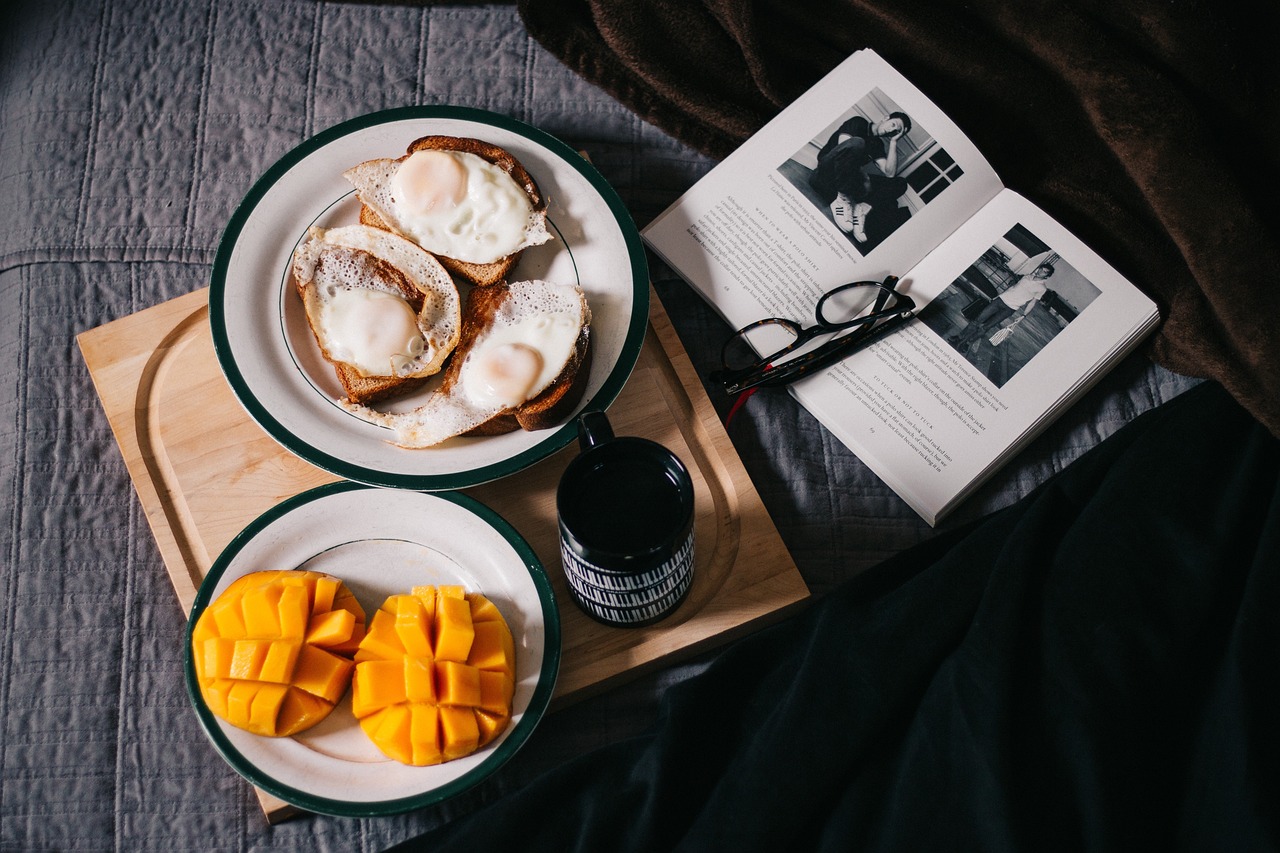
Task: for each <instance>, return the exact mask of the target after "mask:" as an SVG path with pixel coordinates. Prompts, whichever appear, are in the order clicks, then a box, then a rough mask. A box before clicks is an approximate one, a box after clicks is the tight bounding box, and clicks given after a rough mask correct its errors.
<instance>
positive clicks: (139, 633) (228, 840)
mask: <svg viewBox="0 0 1280 853" xmlns="http://www.w3.org/2000/svg"><path fill="white" fill-rule="evenodd" d="M8 5H9V4H6V6H8ZM27 6H28V7H29V8H28V9H27V10H26V11H24V12H16V11H12V10H11V11H8V12H5V13H3V14H4V15H6V16H7V17H6V18H5V19H4V20H3V22H2V23H0V357H3V368H4V369H3V378H2V379H0V554H2V555H3V556H2V560H3V563H2V566H3V568H2V570H0V638H3V639H2V641H0V770H2V775H0V849H3V850H6V851H8V850H13V851H19V850H20V851H28V850H67V851H72V850H124V851H135V850H153V849H154V850H268V849H270V850H361V851H367V850H377V849H381V848H383V847H386V846H388V845H390V844H392V843H394V842H396V841H399V840H401V839H404V838H406V837H408V836H410V835H413V834H415V833H417V832H419V831H422V830H424V829H426V828H429V827H432V826H435V825H437V824H439V823H440V822H442V821H447V820H448V819H449V818H450V817H451V816H453V815H456V814H458V813H460V812H462V811H465V810H468V809H472V808H474V807H475V806H476V805H477V804H478V803H480V802H484V801H486V800H489V799H491V798H494V797H498V796H500V795H501V794H502V793H503V792H504V791H508V790H511V789H513V788H515V787H518V786H519V785H521V784H522V783H523V782H525V781H527V780H529V779H531V778H532V777H534V776H535V775H536V774H538V773H539V772H540V771H541V770H543V769H545V768H547V767H549V766H552V765H553V764H556V763H558V762H561V761H564V760H566V759H568V758H570V757H572V756H574V755H577V754H579V753H581V752H583V751H585V750H587V749H590V748H591V747H593V746H595V745H598V744H602V743H606V742H610V741H613V740H616V739H618V738H622V737H625V736H627V734H629V733H631V732H634V731H636V730H638V729H639V728H641V727H643V726H645V725H647V724H648V723H650V722H651V721H652V719H653V718H654V715H655V711H656V707H657V702H658V699H659V697H660V696H661V694H662V691H663V690H664V688H665V687H667V686H668V685H670V684H671V683H673V682H675V681H678V680H680V679H683V678H687V677H690V676H691V675H694V674H696V673H697V672H698V671H699V669H700V667H701V666H704V665H705V661H706V656H705V655H704V657H703V658H702V659H699V660H694V661H690V662H686V663H683V664H680V665H678V666H673V667H671V668H669V669H666V670H664V671H662V672H659V673H657V674H653V675H649V676H645V677H643V678H641V679H639V680H637V681H635V682H633V683H630V684H627V685H624V686H622V687H620V688H618V689H616V690H614V691H612V692H611V693H609V694H607V695H604V696H601V697H599V698H597V699H594V700H591V701H588V702H586V703H583V704H580V705H577V706H574V707H571V708H569V709H566V710H564V711H561V712H558V713H556V714H553V715H551V716H550V717H548V718H547V719H546V720H544V721H543V724H542V725H541V727H540V728H539V729H538V730H537V732H536V733H535V735H534V737H533V738H532V739H531V740H530V742H529V743H528V744H527V745H526V747H525V748H524V749H523V750H522V751H521V752H520V753H519V754H518V755H517V756H516V757H515V759H513V760H512V761H511V762H510V763H509V764H508V765H506V766H505V767H504V768H503V769H502V770H501V771H500V772H499V773H498V774H497V775H496V776H495V777H493V778H492V779H490V780H489V781H487V782H486V783H484V784H483V785H481V786H480V787H479V788H477V789H475V790H473V791H471V792H469V793H467V794H464V795H463V796H461V797H460V798H458V799H457V800H455V801H452V802H449V803H446V804H444V805H442V806H440V807H437V808H431V809H427V810H424V811H420V812H417V813H413V814H409V815H405V816H400V817H394V818H375V819H362V820H355V819H335V818H326V817H312V816H306V817H301V818H297V819H294V820H291V821H288V822H284V823H281V824H278V825H276V826H269V825H268V824H267V823H266V821H265V820H264V819H263V816H262V814H261V811H260V809H259V807H258V803H257V800H256V799H255V797H254V794H253V792H252V791H251V790H250V788H249V786H248V785H247V784H246V783H245V782H243V781H242V780H241V779H240V778H239V777H238V776H237V775H236V774H235V773H234V772H233V771H232V770H231V769H230V768H229V767H228V766H227V765H226V764H225V763H224V762H223V761H222V760H221V759H220V758H219V757H218V755H217V754H216V753H215V752H214V750H213V748H212V747H211V745H210V743H209V742H208V741H207V740H206V738H205V736H204V735H203V733H202V732H201V730H200V728H199V726H198V724H197V720H196V716H195V714H194V713H193V712H192V710H191V708H190V705H189V702H188V699H187V696H186V694H185V691H184V686H183V679H182V665H181V648H182V636H183V628H184V624H185V614H183V613H182V612H180V610H179V607H178V606H177V603H176V599H175V597H174V594H173V590H172V588H171V586H170V582H169V579H168V576H167V575H166V573H165V568H164V566H163V564H162V563H161V560H160V557H159V554H158V552H157V549H156V546H155V544H154V541H153V539H152V537H151V534H150V532H149V530H148V528H147V525H146V521H145V519H144V518H143V516H142V513H141V512H140V507H139V504H138V501H137V499H136V497H135V495H134V493H133V489H132V485H131V483H130V480H129V478H128V476H127V474H126V471H125V468H124V465H123V463H122V460H121V456H120V453H119V452H118V450H117V448H116V445H115V443H114V441H113V438H112V435H111V432H110V430H109V428H108V425H107V421H106V418H105V416H104V415H103V412H102V409H101V406H100V405H99V402H98V399H97V396H96V394H95V392H94V388H93V385H92V383H91V381H90V376H89V373H88V371H87V369H86V367H85V364H84V362H83V360H82V358H81V355H80V353H79V351H78V349H77V347H76V345H75V336H76V335H77V334H78V333H80V332H82V331H84V330H87V329H91V328H94V327H96V326H98V325H100V324H102V323H105V322H107V321H110V320H113V319H116V318H119V317H124V316H127V315H129V314H131V313H133V312H136V311H139V310H141V309H143V308H146V307H148V306H151V305H155V304H157V303H160V302H162V301H164V300H167V299H169V298H172V297H175V296H178V295H180V294H183V293H186V292H189V291H191V290H193V289H197V288H200V287H203V286H204V285H206V284H207V283H208V277H209V273H210V265H211V262H212V260H213V257H214V252H215V250H216V248H217V246H218V241H219V237H220V234H221V232H222V229H223V227H224V226H225V225H226V223H227V220H228V217H229V216H230V214H231V212H232V210H233V209H234V207H235V205H236V203H237V202H238V201H239V200H240V198H241V197H242V196H243V195H244V193H245V192H246V190H247V189H248V188H249V187H250V185H251V184H252V182H253V181H254V180H255V179H256V178H257V177H258V176H260V175H261V174H262V173H263V172H264V171H265V170H266V169H267V168H268V167H269V166H270V165H271V164H272V163H273V162H274V161H275V160H276V159H277V158H279V157H280V156H281V155H282V154H284V153H285V152H286V151H287V150H289V149H290V148H291V147H293V146H294V145H296V144H297V143H299V142H300V141H302V140H304V139H306V138H307V137H309V136H311V135H312V134H315V133H316V132H318V131H321V130H323V129H325V128H327V127H330V126H331V125H333V124H335V123H337V122H340V121H343V120H345V119H349V118H352V117H354V116H358V115H361V114H365V113H369V112H372V111H375V110H380V109H384V108H388V107H395V106H402V105H409V104H457V105H464V106H469V107H478V108H483V109H487V110H493V111H497V112H501V113H506V114H508V115H511V116H513V117H515V118H517V119H520V120H523V121H525V122H528V123H531V124H533V125H535V126H537V127H540V128H542V129H543V130H545V131H547V132H549V133H551V134H553V135H555V136H558V137H559V138H561V139H563V140H565V141H566V142H567V143H569V144H570V145H573V146H575V147H578V148H581V149H583V150H585V151H587V152H588V153H589V155H590V157H591V159H592V160H593V161H594V163H595V164H596V165H597V167H598V168H599V169H600V170H601V171H602V172H603V174H604V175H605V177H606V178H607V179H608V180H609V181H610V182H611V183H612V184H613V185H614V186H615V187H616V188H617V190H618V192H619V193H620V195H621V196H622V198H623V200H624V202H625V203H626V205H627V206H628V208H629V209H630V211H631V213H632V215H633V216H634V218H635V220H636V221H637V223H638V224H639V225H641V226H643V225H644V224H646V223H647V222H648V221H649V220H650V219H652V218H653V217H654V216H655V215H656V214H657V213H659V212H660V211H661V210H662V209H663V208H664V207H665V206H666V205H667V204H669V203H670V202H671V201H672V200H674V199H675V197H676V196H678V195H679V194H680V193H681V192H682V191H684V190H685V189H687V188H688V187H689V186H690V185H691V184H692V183H693V182H694V181H695V180H696V179H697V178H698V177H699V176H700V175H702V174H703V173H704V172H705V171H706V170H707V169H708V168H709V166H710V165H711V163H710V161H708V160H707V158H705V157H703V156H700V155H698V154H697V153H695V152H693V151H691V150H689V149H688V148H686V147H683V146H681V145H680V144H678V143H676V142H674V141H673V140H672V139H670V138H669V137H667V136H665V135H664V134H663V133H661V132H659V131H657V130H656V129H654V128H653V127H651V126H648V125H646V124H645V123H643V122H642V121H640V120H639V119H637V118H636V117H635V116H634V115H632V114H631V113H629V112H628V111H627V110H625V109H623V108H622V107H621V106H619V105H618V104H617V103H615V102H613V101H612V100H611V99H610V98H608V97H607V96H605V95H604V94H602V93H601V92H600V91H598V90H596V89H594V88H593V87H591V86H589V85H587V84H585V83H583V82H582V81H581V80H579V79H578V78H576V77H575V76H574V75H573V74H572V73H570V72H569V71H568V70H567V69H565V68H564V67H563V66H561V65H560V64H559V63H558V62H557V61H556V60H554V59H552V58H551V57H550V56H549V54H547V53H546V52H544V51H543V50H542V49H541V48H540V47H539V46H538V45H537V44H536V43H534V42H533V41H532V40H531V39H530V38H529V37H528V36H527V35H526V34H525V32H524V30H523V28H522V26H521V23H520V19H519V17H518V16H517V14H516V12H515V10H514V7H508V6H475V5H464V6H457V7H450V6H434V7H431V6H429V7H419V6H398V5H364V4H354V5H345V4H341V3H313V2H303V0H281V2H268V3H260V2H251V0H220V2H216V3H215V2H200V3H163V2H159V0H132V2H125V0H118V2H110V0H97V2H94V0H76V2H65V3H32V4H27ZM651 263H653V273H654V277H655V279H656V280H657V288H658V292H659V294H660V296H661V297H662V299H663V302H664V304H665V305H666V307H667V309H668V312H669V313H670V314H671V315H672V317H673V320H674V321H675V323H676V326H677V328H678V330H679V331H680V333H681V337H682V339H683V340H684V342H685V344H686V346H687V348H688V349H689V352H690V354H691V356H692V357H693V360H694V362H695V364H696V365H697V366H698V367H699V369H700V370H706V369H707V368H708V366H709V365H710V364H711V361H712V356H713V352H712V348H713V347H714V346H715V345H716V342H717V341H718V340H719V338H720V337H721V336H722V335H723V333H724V331H725V330H724V328H723V327H722V324H721V323H720V321H719V320H718V319H717V318H716V317H715V316H714V315H713V314H712V313H711V312H710V311H709V310H708V309H707V308H706V307H705V306H704V305H703V304H702V302H701V301H700V300H699V298H698V297H696V296H695V295H693V294H692V293H691V291H689V290H688V289H687V288H686V287H685V286H684V285H683V284H681V283H679V282H677V281H673V280H671V277H670V275H669V273H668V272H667V271H666V270H664V269H663V268H661V267H660V266H659V265H658V264H656V262H654V261H653V259H651ZM1191 384H1192V380H1189V379H1186V378H1182V377H1178V376H1174V375H1172V374H1169V373H1167V372H1164V371H1161V370H1158V369H1155V368H1153V367H1152V366H1150V365H1149V364H1148V363H1147V362H1146V361H1145V360H1144V359H1142V358H1141V357H1134V358H1132V359H1130V360H1129V361H1128V362H1126V363H1125V364H1123V365H1122V366H1121V367H1120V368H1119V369H1117V370H1116V371H1115V372H1114V373H1113V374H1112V375H1110V376H1109V377H1108V378H1107V379H1106V380H1104V382H1103V383H1102V384H1101V385H1100V386H1099V387H1097V388H1096V389H1095V390H1094V391H1093V392H1091V393H1090V394H1089V395H1088V396H1087V397H1086V398H1085V399H1084V401H1083V402H1081V403H1080V404H1078V405H1077V406H1076V407H1075V408H1074V409H1073V410H1072V411H1071V412H1070V413H1069V414H1068V415H1067V416H1066V417H1065V418H1063V419H1062V420H1061V421H1059V422H1058V423H1057V424H1055V425H1054V426H1053V427H1051V428H1050V430H1049V431H1048V432H1047V433H1046V434H1045V435H1044V436H1043V437H1042V438H1041V439H1039V440H1038V441H1037V442H1036V443H1034V444H1033V445H1032V446H1031V447H1030V448H1028V449H1027V450H1026V451H1025V452H1024V453H1023V454H1022V455H1021V456H1020V457H1019V458H1018V459H1017V460H1016V461H1015V462H1014V464H1012V465H1010V466H1009V467H1008V468H1007V469H1005V470H1004V471H1002V472H1001V473H1000V474H999V475H998V477H997V478H996V479H995V480H994V481H993V482H991V483H990V484H989V485H988V486H987V487H986V488H984V489H983V490H982V492H981V493H980V494H978V495H977V496H976V497H974V498H973V499H972V500H971V501H970V502H969V503H968V504H967V505H966V506H965V507H964V508H963V509H962V510H961V511H960V512H959V513H958V514H957V515H956V516H955V517H954V518H953V519H952V520H950V521H949V522H948V523H949V524H954V523H959V522H961V521H963V520H964V519H966V518H971V517H973V516H976V515H978V514H980V513H983V512H986V511H988V510H990V509H993V508H995V507H998V506H1000V505H1003V504H1006V503H1008V502H1010V501H1012V500H1014V499H1015V498H1017V497H1018V496H1020V495H1022V494H1024V493H1026V492H1027V491H1028V490H1030V489H1031V488H1033V487H1034V486H1035V485H1036V484H1038V483H1040V482H1042V481H1043V480H1044V479H1045V478H1046V477H1047V476H1048V475H1050V474H1051V473H1052V472H1054V471H1056V470H1058V469H1060V468H1061V467H1062V466H1063V465H1065V464H1067V463H1068V462H1069V461H1071V460H1072V459H1074V458H1075V457H1077V456H1079V455H1080V454H1081V453H1082V452H1084V451H1085V450H1086V449H1088V448H1089V447H1091V446H1093V445H1094V444H1096V443H1097V442H1098V441H1100V440H1101V439H1102V438H1103V437H1105V436H1106V435H1108V434H1110V433H1111V432H1113V431H1114V430H1115V429H1116V428H1118V427H1119V426H1120V425H1121V424H1123V423H1124V422H1126V421H1128V420H1129V419H1131V418H1132V417H1133V416H1134V415H1135V414H1136V413H1138V412H1140V411H1142V410H1145V409H1148V408H1150V407H1152V406H1155V405H1157V404H1159V403H1161V402H1162V401H1164V400H1167V399H1169V398H1170V397H1172V396H1174V395H1176V394H1178V393H1180V392H1181V391H1183V390H1185V389H1186V388H1187V387H1189V386H1190V385H1191ZM730 434H731V436H732V438H733V440H734V443H735V445H736V447H737V448H738V451H739V453H740V454H741V456H742V458H743V460H744V462H745V464H746V467H747V469H748V471H749V472H750V474H751V475H752V478H753V480H754V481H755V483H756V485H757V487H758V489H759V491H760V493H761V495H762V496H763V498H764V500H765V502H766V505H767V506H768V508H769V510H770V512H771V513H772V515H773V517H774V519H775V521H776V523H777V525H778V527H779V529H780V530H781V533H782V535H783V538H784V539H785V541H786V543H787V545H788V546H789V548H790V549H791V552H792V554H793V555H794V557H795V560H796V562H797V564H798V565H799V567H800V569H801V571H802V572H803V574H804V576H805V578H806V580H807V581H808V582H809V584H810V586H811V588H812V589H813V590H814V591H815V592H817V593H821V592H823V591H825V590H828V589H830V588H831V587H832V586H834V585H835V584H838V583H839V582H840V581H841V580H842V579H844V578H847V577H849V576H851V575H853V574H855V573H857V572H858V571H860V570H861V569H864V568H866V567H867V566H869V565H872V564H873V563H875V562H877V561H879V560H881V559H883V558H884V557H886V556H888V555H891V554H894V553H896V552H898V551H900V550H902V549H903V548H906V547H909V546H911V545H913V544H914V543H916V542H919V541H921V540H923V539H925V538H926V537H928V536H929V535H930V534H931V531H930V529H929V528H928V527H926V526H925V525H924V524H923V523H922V522H921V521H920V520H919V519H917V518H916V516H915V515H914V514H913V513H912V512H911V511H910V510H909V509H908V508H907V507H906V506H905V505H904V504H903V503H902V502H901V501H899V500H898V499H897V498H896V497H895V496H894V495H893V494H892V493H891V492H890V491H889V490H888V489H887V488H885V487H884V486H883V485H882V484H881V483H880V482H879V481H878V480H876V478H875V477H874V476H872V475H871V474H870V473H869V472H868V471H867V470H866V469H865V467H864V466H862V465H861V463H860V462H859V461H858V460H857V459H856V458H855V457H854V456H853V455H852V454H851V453H849V452H848V451H847V450H846V449H845V448H844V447H843V446H841V445H840V444H839V443H838V442H836V441H835V440H834V439H833V438H832V437H831V436H830V435H829V434H828V433H826V432H825V431H824V430H823V429H822V428H821V427H819V426H818V425H817V423H816V422H815V421H814V420H813V419H812V418H811V417H809V416H808V415H807V413H806V412H804V411H803V410H802V409H800V408H799V407H798V406H797V405H796V404H795V403H794V402H793V401H792V400H791V399H790V398H789V397H788V396H787V395H785V394H760V395H757V396H756V397H754V398H753V399H752V400H751V402H750V404H749V405H748V406H747V407H746V408H745V409H744V410H743V411H742V412H741V413H740V414H738V415H737V416H736V417H735V419H734V421H733V423H732V425H731V430H730Z"/></svg>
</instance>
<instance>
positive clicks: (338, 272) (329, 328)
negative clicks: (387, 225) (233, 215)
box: [292, 225, 462, 378]
mask: <svg viewBox="0 0 1280 853" xmlns="http://www.w3.org/2000/svg"><path fill="white" fill-rule="evenodd" d="M292 270H293V275H294V281H295V284H296V286H297V289H298V293H299V294H300V295H301V297H302V302H303V307H304V308H305V310H306V313H307V321H308V323H309V324H310V326H311V330H312V332H313V333H314V335H315V338H316V343H317V344H318V345H319V346H320V349H321V351H322V352H323V353H324V356H325V358H327V359H328V360H329V361H331V362H335V363H341V364H344V365H347V366H348V367H350V368H352V369H354V370H355V371H356V372H357V373H358V374H359V375H360V376H363V377H390V378H410V377H422V376H430V375H431V374H433V373H437V372H439V370H440V368H441V366H442V365H443V364H444V361H445V359H446V358H447V357H448V355H449V353H451V352H452V351H453V348H454V347H455V346H456V345H457V343H458V337H459V335H460V333H461V327H462V325H461V310H460V301H459V298H458V290H457V287H456V286H455V285H454V283H453V279H452V278H450V276H449V274H448V273H447V272H446V271H445V269H444V267H442V266H440V262H439V261H437V260H436V259H435V258H433V257H432V256H431V255H430V254H428V253H427V252H424V251H423V250H422V249H421V248H419V247H418V246H416V245H414V244H413V243H411V242H410V241H408V240H406V239H404V238H403V237H400V236H398V235H395V234H392V233H390V232H388V231H382V230H380V229H377V228H371V227H368V226H365V225H349V226H345V227H342V228H333V229H329V230H325V229H323V228H312V229H310V230H309V231H308V232H307V236H306V238H305V239H304V240H303V242H302V243H301V244H300V245H299V246H298V248H297V250H296V251H295V252H294V255H293V263H292Z"/></svg>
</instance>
